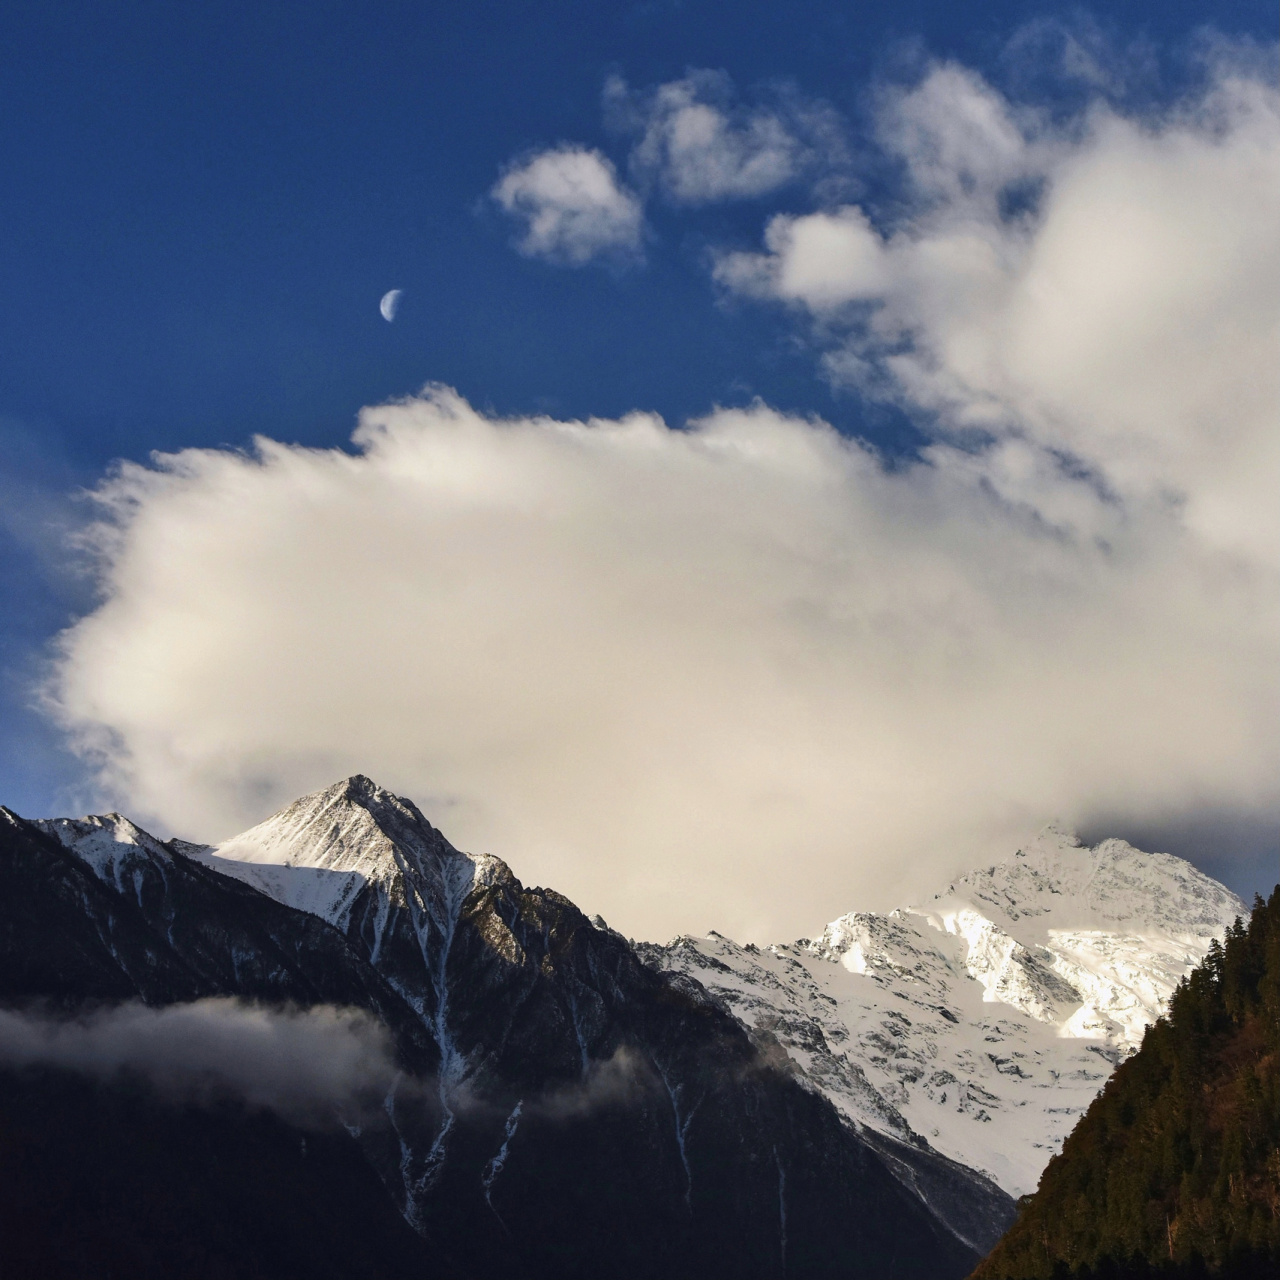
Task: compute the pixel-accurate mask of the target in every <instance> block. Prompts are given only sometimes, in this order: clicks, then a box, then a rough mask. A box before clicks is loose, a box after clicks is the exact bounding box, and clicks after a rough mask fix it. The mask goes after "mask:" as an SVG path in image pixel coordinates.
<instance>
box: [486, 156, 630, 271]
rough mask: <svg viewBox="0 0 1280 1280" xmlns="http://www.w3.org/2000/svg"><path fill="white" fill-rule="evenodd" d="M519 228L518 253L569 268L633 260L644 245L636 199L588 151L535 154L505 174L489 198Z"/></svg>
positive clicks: (611, 170)
mask: <svg viewBox="0 0 1280 1280" xmlns="http://www.w3.org/2000/svg"><path fill="white" fill-rule="evenodd" d="M492 195H493V198H494V200H496V201H497V202H498V204H499V205H500V206H501V207H502V208H503V209H504V210H505V211H506V212H507V213H508V214H509V215H511V217H512V218H514V219H516V221H518V222H519V223H521V224H522V226H523V232H522V234H521V236H520V238H519V239H518V241H517V246H518V248H519V249H520V252H521V253H524V254H527V255H528V256H529V257H536V258H547V259H549V260H550V261H552V262H559V263H564V264H567V265H569V266H575V267H576V266H582V265H583V264H585V263H587V262H590V261H591V260H592V259H594V258H601V257H604V258H612V259H615V260H617V259H619V258H622V259H626V258H634V257H636V256H637V255H638V254H639V253H640V252H641V249H642V247H643V243H644V213H643V210H642V208H641V205H640V201H639V199H637V197H636V196H635V194H634V193H633V192H631V191H629V190H628V189H627V188H626V187H625V186H624V185H623V184H622V183H621V182H619V180H618V174H617V171H616V170H615V169H614V167H613V164H612V163H611V162H610V160H609V159H608V157H606V156H604V155H602V154H601V153H600V152H599V151H594V150H591V149H589V148H586V147H574V146H560V147H554V148H551V149H549V150H546V151H541V152H538V153H537V154H536V155H533V156H531V157H529V158H528V159H527V160H525V161H524V162H523V163H521V164H518V165H514V166H512V167H511V168H509V169H508V170H507V171H506V172H505V173H504V174H503V175H502V177H501V178H500V179H499V180H498V182H497V184H496V185H495V186H494V188H493V192H492Z"/></svg>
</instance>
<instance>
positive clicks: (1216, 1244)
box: [973, 886, 1280, 1280]
mask: <svg viewBox="0 0 1280 1280" xmlns="http://www.w3.org/2000/svg"><path fill="white" fill-rule="evenodd" d="M1139 1276H1152V1277H1155V1276H1167V1277H1171V1278H1172V1277H1178V1278H1181V1277H1184V1276H1185V1277H1200V1276H1213V1277H1224V1278H1225V1277H1230V1278H1231V1280H1236V1277H1240V1278H1242V1280H1243V1278H1252V1277H1262V1276H1277V1277H1280V886H1277V887H1276V889H1275V890H1274V891H1273V892H1272V894H1271V897H1270V899H1269V900H1268V901H1266V902H1264V901H1263V900H1262V898H1261V897H1257V898H1255V900H1254V908H1253V912H1252V914H1251V917H1250V919H1249V921H1248V923H1247V924H1246V923H1244V922H1243V921H1242V920H1239V919H1237V921H1236V922H1235V925H1234V926H1233V927H1232V928H1231V929H1230V930H1229V931H1228V933H1227V936H1226V940H1225V943H1223V944H1221V945H1220V944H1218V943H1216V942H1215V943H1214V944H1213V946H1212V948H1211V949H1210V951H1209V954H1208V956H1207V957H1206V958H1205V961H1204V963H1203V964H1202V965H1200V966H1199V967H1198V968H1196V969H1194V970H1193V971H1192V972H1191V973H1190V974H1189V975H1188V976H1187V977H1186V978H1184V979H1183V981H1182V982H1181V984H1180V985H1179V986H1178V988H1177V989H1176V991H1175V992H1174V995H1173V997H1172V999H1171V1000H1170V1003H1169V1010H1168V1013H1167V1015H1166V1016H1165V1017H1162V1018H1161V1019H1159V1021H1157V1022H1156V1023H1155V1025H1154V1026H1151V1027H1149V1028H1148V1029H1147V1033H1146V1036H1145V1038H1144V1039H1143V1042H1142V1046H1141V1048H1140V1049H1139V1050H1138V1052H1137V1053H1135V1054H1134V1055H1133V1057H1131V1058H1130V1059H1129V1060H1128V1061H1127V1062H1124V1063H1123V1064H1121V1066H1120V1067H1119V1068H1118V1069H1117V1070H1116V1072H1115V1074H1114V1075H1113V1076H1112V1077H1111V1079H1110V1081H1109V1082H1108V1083H1107V1086H1106V1088H1105V1089H1103V1091H1102V1093H1101V1094H1100V1095H1099V1096H1098V1097H1097V1099H1096V1100H1095V1101H1094V1102H1093V1104H1092V1105H1091V1106H1090V1108H1089V1110H1088V1111H1087V1112H1086V1113H1085V1114H1084V1115H1083V1116H1082V1117H1081V1119H1080V1122H1079V1123H1078V1124H1077V1125H1076V1127H1075V1129H1074V1130H1073V1131H1072V1132H1071V1134H1070V1136H1069V1137H1068V1138H1067V1140H1066V1142H1065V1144H1064V1145H1063V1149H1062V1152H1061V1154H1060V1155H1058V1156H1055V1157H1054V1159H1053V1160H1052V1161H1050V1163H1049V1165H1048V1167H1047V1168H1046V1169H1045V1171H1044V1174H1043V1176H1042V1177H1041V1180H1040V1185H1039V1187H1038V1189H1037V1190H1036V1192H1035V1194H1034V1195H1032V1196H1028V1197H1025V1198H1024V1200H1023V1202H1022V1203H1021V1204H1020V1206H1019V1214H1018V1218H1017V1220H1016V1221H1015V1223H1014V1225H1013V1226H1012V1227H1010V1229H1009V1231H1008V1232H1007V1233H1006V1234H1005V1236H1004V1237H1003V1239H1002V1240H1001V1241H1000V1243H999V1244H998V1245H997V1246H996V1248H995V1249H994V1250H993V1251H992V1252H991V1254H990V1255H989V1256H988V1257H987V1258H986V1259H985V1260H984V1261H983V1262H982V1264H981V1265H980V1266H979V1267H978V1269H977V1270H976V1271H975V1272H974V1274H973V1280H1065V1278H1066V1277H1072V1278H1073V1280H1093V1278H1095V1277H1096V1278H1097V1280H1101V1278H1102V1277H1115V1278H1116V1280H1129V1278H1130V1277H1139Z"/></svg>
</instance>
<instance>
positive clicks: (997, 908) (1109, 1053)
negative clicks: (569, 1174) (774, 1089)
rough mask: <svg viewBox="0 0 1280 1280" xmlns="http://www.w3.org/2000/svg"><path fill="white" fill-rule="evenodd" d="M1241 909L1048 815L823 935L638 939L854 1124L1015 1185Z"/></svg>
mask: <svg viewBox="0 0 1280 1280" xmlns="http://www.w3.org/2000/svg"><path fill="white" fill-rule="evenodd" d="M1244 910H1245V909H1244V905H1243V904H1242V903H1241V902H1240V901H1239V899H1238V898H1236V897H1235V895H1234V894H1232V893H1231V892H1230V891H1228V890H1227V889H1225V888H1224V887H1223V886H1222V885H1220V884H1218V883H1217V882H1216V881H1214V880H1212V879H1210V878H1209V877H1208V876H1205V875H1203V874H1201V873H1200V872H1199V871H1197V870H1196V869H1195V868H1194V867H1192V866H1191V865H1190V864H1189V863H1186V862H1184V861H1182V860H1181V859H1179V858H1174V857H1171V856H1169V855H1167V854H1160V853H1144V852H1141V851H1140V850H1137V849H1134V848H1133V847H1132V846H1130V845H1128V844H1126V843H1125V842H1123V841H1121V840H1107V841H1104V842H1103V843H1101V844H1099V845H1098V846H1097V847H1096V848H1085V847H1083V846H1082V845H1081V844H1080V842H1079V840H1077V839H1076V837H1075V836H1073V835H1071V834H1070V833H1068V832H1065V831H1063V830H1061V829H1059V828H1058V827H1056V826H1050V827H1046V828H1045V830H1044V831H1042V832H1041V833H1040V835H1039V837H1038V838H1037V839H1036V840H1034V841H1033V842H1031V843H1030V844H1028V845H1026V846H1025V847H1024V848H1022V849H1019V850H1017V851H1016V852H1015V853H1014V854H1013V855H1012V857H1010V858H1008V859H1007V860H1006V861H1002V862H1000V863H997V864H994V865H991V866H989V867H986V868H984V869H981V870H978V871H973V872H971V873H969V874H968V875H964V876H962V877H961V878H960V879H958V880H957V881H956V882H955V883H954V884H952V885H951V886H950V887H949V888H948V889H947V890H946V891H945V892H943V893H939V894H937V895H936V896H935V897H933V898H932V899H930V900H929V901H927V902H925V903H923V904H921V905H918V906H913V907H908V908H905V909H901V910H897V911H892V912H890V913H888V914H887V915H880V914H873V913H861V912H854V913H852V914H849V915H845V916H841V917H840V918H839V919H838V920H835V921H833V922H832V923H831V924H830V925H828V926H827V928H826V929H825V930H824V932H823V933H822V935H821V936H820V937H818V938H814V939H801V940H800V941H798V942H795V943H791V944H786V945H778V946H770V947H765V948H758V947H755V946H750V945H748V946H741V945H738V944H737V943H734V942H731V941H730V940H729V939H727V938H724V937H721V936H720V935H718V934H714V933H713V934H711V935H710V936H708V937H705V938H694V937H681V938H677V939H675V941H673V942H671V943H670V944H668V945H666V946H663V947H657V946H645V947H642V948H641V949H642V952H643V954H644V955H645V957H646V959H647V960H648V961H649V963H651V964H653V965H655V966H656V967H659V968H661V969H663V970H665V971H667V972H676V973H680V974H683V975H685V976H686V977H689V978H693V979H696V980H697V981H698V982H700V983H702V985H703V986H705V987H706V989H707V990H708V991H710V992H711V993H712V995H713V996H714V997H715V998H716V999H718V1000H719V1001H720V1002H721V1003H722V1004H723V1005H724V1007H725V1008H727V1009H729V1010H731V1011H732V1012H733V1013H734V1014H735V1016H736V1017H738V1019H739V1020H740V1021H741V1022H742V1023H743V1024H744V1025H746V1026H748V1027H751V1028H754V1029H758V1030H767V1031H769V1032H771V1033H772V1034H773V1035H774V1036H776V1037H777V1039H778V1040H779V1041H780V1043H781V1044H782V1045H783V1046H784V1047H785V1048H786V1050H787V1052H788V1053H789V1054H790V1055H791V1057H792V1058H793V1059H794V1060H795V1061H796V1062H797V1063H798V1064H799V1065H800V1066H801V1068H802V1069H803V1071H804V1076H805V1079H806V1080H807V1081H808V1082H809V1084H810V1085H811V1087H814V1088H817V1089H819V1090H820V1091H821V1092H822V1093H823V1094H825V1095H826V1096H827V1097H828V1098H830V1099H831V1101H832V1102H833V1103H835V1105H836V1106H837V1107H838V1108H839V1109H840V1111H841V1112H842V1113H843V1114H844V1115H845V1116H846V1117H848V1118H849V1119H850V1120H851V1121H852V1122H854V1123H855V1124H856V1125H859V1126H865V1127H867V1128H868V1129H870V1130H873V1131H876V1132H879V1133H884V1134H889V1135H893V1136H895V1137H898V1138H900V1139H905V1140H908V1141H909V1140H911V1139H912V1137H913V1136H918V1137H922V1138H924V1139H925V1140H926V1141H927V1142H928V1143H929V1145H930V1146H931V1147H933V1148H934V1149H936V1150H937V1151H940V1152H942V1153H943V1154H944V1155H947V1156H949V1157H951V1158H952V1159H953V1160H957V1161H959V1162H960V1163H962V1164H967V1165H969V1166H970V1167H972V1168H975V1169H978V1170H980V1171H982V1172H983V1173H985V1174H987V1175H988V1176H989V1177H991V1178H992V1179H993V1180H994V1181H995V1182H997V1183H998V1184H999V1185H1000V1186H1001V1187H1003V1188H1004V1189H1005V1190H1006V1191H1007V1192H1009V1193H1010V1194H1011V1195H1015V1196H1016V1195H1021V1194H1024V1193H1026V1192H1029V1191H1031V1190H1032V1189H1033V1188H1034V1187H1035V1185H1036V1182H1037V1180H1038V1179H1039V1176H1040V1173H1041V1171H1042V1169H1043V1168H1044V1166H1045V1164H1046V1163H1047V1162H1048V1160H1049V1158H1050V1157H1051V1156H1052V1155H1053V1154H1054V1153H1055V1152H1056V1151H1057V1150H1058V1149H1059V1148H1060V1146H1061V1144H1062V1140H1063V1138H1064V1137H1065V1136H1066V1134H1067V1133H1068V1132H1069V1131H1070V1130H1071V1128H1072V1127H1073V1125H1074V1124H1075V1122H1076V1120H1077V1118H1078V1117H1079V1116H1080V1115H1081V1114H1082V1113H1083V1111H1084V1110H1085V1109H1086V1107H1087V1106H1088V1105H1089V1103H1090V1102H1091V1101H1092V1099H1093V1097H1094V1096H1095V1095H1096V1094H1097V1092H1098V1090H1099V1089H1100V1088H1101V1087H1102V1085H1103V1083H1104V1082H1105V1081H1106V1079H1107V1077H1108V1075H1109V1074H1110V1072H1111V1070H1112V1069H1113V1067H1114V1066H1115V1064H1116V1063H1117V1062H1119V1061H1120V1060H1121V1059H1122V1058H1123V1057H1125V1056H1127V1055H1128V1054H1130V1053H1131V1052H1133V1050H1134V1049H1135V1048H1136V1047H1137V1046H1138V1044H1139V1043H1140V1042H1141V1039H1142V1035H1143V1030H1144V1028H1145V1027H1146V1025H1147V1024H1148V1023H1150V1022H1153V1021H1154V1020H1155V1019H1156V1017H1157V1016H1158V1015H1159V1013H1160V1012H1161V1010H1162V1008H1163V1007H1164V1005H1165V1002H1166V1001H1167V1000H1168V998H1169V995H1170V994H1171V992H1172V991H1173V988H1174V986H1175V985H1176V984H1177V982H1178V980H1179V979H1180V978H1181V977H1182V976H1183V975H1184V974H1186V973H1187V972H1189V971H1190V969H1191V968H1193V967H1194V966H1195V965H1196V964H1198V963H1199V962H1200V961H1201V960H1202V959H1203V957H1204V955H1205V953H1206V951H1207V950H1208V947H1209V943H1210V941H1211V940H1212V939H1213V938H1215V937H1216V938H1221V937H1222V935H1223V933H1224V932H1225V930H1226V928H1227V926H1228V925H1229V924H1230V923H1231V922H1232V921H1233V920H1234V919H1235V917H1236V916H1237V915H1240V914H1243V913H1244Z"/></svg>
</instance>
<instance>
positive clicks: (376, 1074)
mask: <svg viewBox="0 0 1280 1280" xmlns="http://www.w3.org/2000/svg"><path fill="white" fill-rule="evenodd" d="M0 1063H4V1064H5V1065H12V1066H20V1067H27V1066H35V1065H43V1066H54V1067H61V1068H63V1069H65V1070H70V1071H76V1072H80V1073H82V1074H85V1075H92V1076H98V1077H102V1078H108V1079H109V1078H111V1077H113V1076H115V1075H117V1074H118V1073H120V1072H129V1073H133V1074H136V1075H139V1076H141V1077H142V1078H144V1079H145V1080H147V1081H149V1082H150V1083H151V1084H152V1085H153V1086H155V1087H156V1088H157V1089H158V1090H159V1091H160V1092H161V1093H162V1094H164V1095H165V1096H166V1097H169V1098H172V1099H175V1100H178V1101H182V1102H200V1103H209V1102H213V1101H217V1100H218V1099H220V1098H224V1097H227V1096H230V1097H234V1098H238V1099H240V1100H242V1101H243V1102H245V1103H246V1104H247V1105H249V1106H250V1107H254V1108H262V1109H265V1110H269V1111H275V1112H277V1113H279V1114H280V1115H283V1116H285V1117H286V1118H287V1119H289V1120H293V1121H295V1122H298V1123H304V1124H320V1125H333V1124H336V1123H337V1122H338V1120H339V1119H346V1120H352V1119H356V1118H358V1117H359V1116H360V1115H361V1114H363V1113H364V1112H365V1111H366V1110H368V1109H369V1108H370V1107H373V1108H378V1107H380V1106H381V1104H382V1102H383V1099H384V1098H385V1096H386V1094H387V1092H388V1090H389V1089H390V1088H391V1087H392V1085H393V1084H394V1083H395V1082H396V1080H397V1077H398V1075H399V1072H398V1070H397V1068H396V1065H395V1062H394V1058H393V1052H392V1046H391V1040H390V1037H389V1036H388V1034H387V1032H386V1029H385V1028H384V1027H383V1026H382V1025H381V1024H380V1023H379V1022H378V1021H377V1020H376V1019H375V1018H372V1017H370V1016H369V1015H368V1014H366V1013H364V1012H363V1011H362V1010H360V1009H340V1008H336V1007H334V1006H332V1005H315V1006H313V1007H311V1008H309V1009H292V1008H270V1007H267V1006H264V1005H255V1004H248V1003H246V1002H244V1001H240V1000H233V999H226V998H212V999H206V1000H195V1001H192V1002H190V1003H188V1004H176V1005H169V1006H167V1007H165V1008H160V1009H152V1008H148V1007H147V1006H146V1005H142V1004H136V1003H130V1004H122V1005H117V1006H115V1007H112V1008H103V1009H96V1010H93V1011H92V1012H89V1013H87V1014H85V1015H83V1016H82V1017H79V1018H67V1017H51V1016H48V1015H45V1014H40V1013H23V1012H18V1011H15V1010H10V1009H0Z"/></svg>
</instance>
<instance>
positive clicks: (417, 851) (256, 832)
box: [197, 773, 510, 927]
mask: <svg viewBox="0 0 1280 1280" xmlns="http://www.w3.org/2000/svg"><path fill="white" fill-rule="evenodd" d="M197 856H200V857H201V858H202V860H203V861H205V862H206V863H207V864H208V865H210V866H213V867H215V868H216V869H217V870H219V871H222V872H224V873H225V874H228V875H233V876H236V877H237V878H238V879H241V880H245V881H246V882H248V883H250V884H252V885H253V886H254V887H255V888H258V889H261V890H262V891H263V892H265V893H268V894H270V895H271V896H272V897H273V898H276V899H278V900H279V901H281V902H284V903H286V904H287V905H289V906H293V907H297V908H299V909H301V910H303V911H309V912H311V913H312V914H313V915H318V916H320V917H322V918H323V919H326V920H328V921H329V922H330V923H332V924H337V925H339V926H340V927H345V922H346V920H347V918H348V915H349V913H350V910H351V907H352V904H353V903H354V901H355V899H356V898H357V897H358V896H359V894H360V892H361V890H362V889H363V888H364V887H365V886H366V885H369V884H380V885H383V886H386V887H388V888H389V889H393V888H394V886H397V885H400V884H401V883H402V882H403V879H404V877H405V876H406V875H407V876H409V877H410V878H411V879H413V880H415V881H416V882H421V883H424V884H425V883H443V882H445V881H447V882H449V883H450V884H453V883H454V882H459V883H460V882H461V881H463V880H465V881H466V882H467V883H468V884H472V883H476V884H479V883H486V882H488V881H491V880H493V879H496V878H500V877H501V876H503V875H504V874H505V875H510V872H509V871H507V869H506V866H505V864H504V863H502V862H500V861H499V860H498V859H497V858H493V857H489V856H488V855H480V856H474V857H473V856H472V855H470V854H466V853H461V852H459V850H457V849H455V848H454V847H453V845H451V844H450V843H449V842H448V840H446V839H445V838H444V836H443V835H442V834H441V833H440V832H439V831H437V830H436V828H435V827H433V826H432V825H431V823H430V822H428V821H427V819H426V818H425V817H424V816H423V814H422V811H421V810H420V809H419V808H418V806H417V805H416V804H414V803H413V801H412V800H407V799H405V798H404V797H403V796H398V795H396V794H394V793H393V792H391V791H388V790H386V789H385V788H384V787H380V786H379V785H378V784H377V783H376V782H374V781H373V779H371V778H369V777H367V776H366V775H365V774H362V773H356V774H352V775H351V777H349V778H344V779H342V781H340V782H335V783H333V784H332V785H330V786H328V787H323V788H321V789H320V790H319V791H313V792H311V793H310V794H309V795H305V796H302V797H301V798H299V799H297V800H295V801H294V802H293V803H292V804H289V805H286V806H285V807H284V808H283V809H281V810H280V811H279V812H278V813H274V814H272V815H271V817H269V818H267V819H266V820H265V821H263V822H260V823H258V825H257V826H255V827H250V828H249V830H248V831H243V832H241V833H240V834H239V835H238V836H232V837H231V839H230V840H224V841H223V842H222V843H221V844H220V845H218V846H216V847H215V848H213V849H208V850H205V851H204V852H203V853H202V854H200V855H197ZM394 896H396V897H397V898H399V897H400V896H402V894H401V893H400V892H399V891H398V890H396V891H395V893H394Z"/></svg>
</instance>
